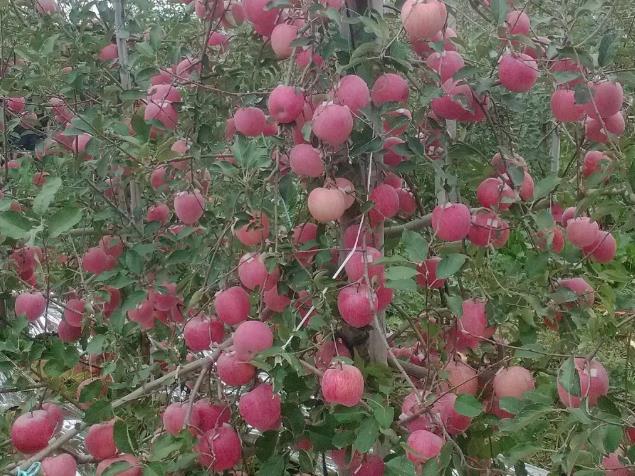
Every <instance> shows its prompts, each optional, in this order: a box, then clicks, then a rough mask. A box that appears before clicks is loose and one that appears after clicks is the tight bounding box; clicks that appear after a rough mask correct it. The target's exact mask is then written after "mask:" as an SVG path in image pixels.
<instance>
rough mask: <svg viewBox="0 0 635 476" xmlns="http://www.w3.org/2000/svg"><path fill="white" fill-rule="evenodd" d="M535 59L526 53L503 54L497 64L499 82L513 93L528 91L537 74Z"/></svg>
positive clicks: (534, 82)
mask: <svg viewBox="0 0 635 476" xmlns="http://www.w3.org/2000/svg"><path fill="white" fill-rule="evenodd" d="M539 74H540V73H539V72H538V65H537V64H536V60H534V59H533V58H532V57H531V56H528V55H526V54H523V53H520V54H511V53H509V54H506V55H503V57H502V58H501V60H500V62H499V64H498V78H499V79H500V82H501V84H502V85H503V86H504V87H505V88H507V89H508V90H510V91H512V92H515V93H526V92H527V91H529V90H530V89H531V88H532V87H533V86H534V84H536V80H537V79H538V76H539Z"/></svg>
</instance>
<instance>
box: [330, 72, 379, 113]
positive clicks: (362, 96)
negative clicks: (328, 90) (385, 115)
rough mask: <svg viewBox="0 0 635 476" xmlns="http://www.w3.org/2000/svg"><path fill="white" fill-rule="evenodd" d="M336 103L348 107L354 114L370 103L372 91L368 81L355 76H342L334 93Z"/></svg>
mask: <svg viewBox="0 0 635 476" xmlns="http://www.w3.org/2000/svg"><path fill="white" fill-rule="evenodd" d="M334 98H335V101H336V102H337V103H338V104H341V105H342V106H348V108H349V109H350V110H351V112H352V113H353V114H358V113H359V111H360V109H363V108H365V107H366V106H368V104H369V103H370V91H369V90H368V85H367V84H366V81H364V80H363V79H362V78H360V77H359V76H357V75H355V74H349V75H347V76H342V78H341V79H340V80H339V82H338V83H337V86H336V87H335V93H334Z"/></svg>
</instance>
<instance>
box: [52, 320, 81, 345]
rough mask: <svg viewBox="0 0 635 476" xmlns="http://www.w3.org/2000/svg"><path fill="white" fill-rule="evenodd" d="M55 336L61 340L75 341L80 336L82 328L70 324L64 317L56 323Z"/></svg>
mask: <svg viewBox="0 0 635 476" xmlns="http://www.w3.org/2000/svg"><path fill="white" fill-rule="evenodd" d="M57 336H58V337H59V339H60V340H61V341H62V342H66V343H70V342H77V341H78V340H79V338H80V337H81V336H82V328H81V327H76V326H72V325H70V324H69V323H68V322H66V320H65V319H62V320H60V322H59V324H58V325H57Z"/></svg>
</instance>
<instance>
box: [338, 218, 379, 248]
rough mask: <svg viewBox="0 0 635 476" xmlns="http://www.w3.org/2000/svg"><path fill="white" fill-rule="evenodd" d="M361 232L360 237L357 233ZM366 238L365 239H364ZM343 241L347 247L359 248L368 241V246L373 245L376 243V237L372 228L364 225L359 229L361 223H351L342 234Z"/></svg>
mask: <svg viewBox="0 0 635 476" xmlns="http://www.w3.org/2000/svg"><path fill="white" fill-rule="evenodd" d="M358 233H359V239H358V237H357V234H358ZM364 240H365V241H364ZM342 242H343V244H344V247H345V248H347V249H352V248H358V247H360V246H362V244H363V243H366V246H373V245H374V244H375V238H374V236H373V233H372V231H371V230H369V229H368V227H366V226H364V227H363V229H362V231H359V225H358V224H353V225H350V226H349V227H348V228H346V230H344V233H343V235H342Z"/></svg>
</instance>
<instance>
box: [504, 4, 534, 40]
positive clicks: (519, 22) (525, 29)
mask: <svg viewBox="0 0 635 476" xmlns="http://www.w3.org/2000/svg"><path fill="white" fill-rule="evenodd" d="M505 25H506V27H507V34H508V35H524V36H529V31H530V28H531V22H530V20H529V16H528V15H527V14H526V13H525V12H524V11H522V10H512V11H510V12H509V13H507V17H506V18H505Z"/></svg>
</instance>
